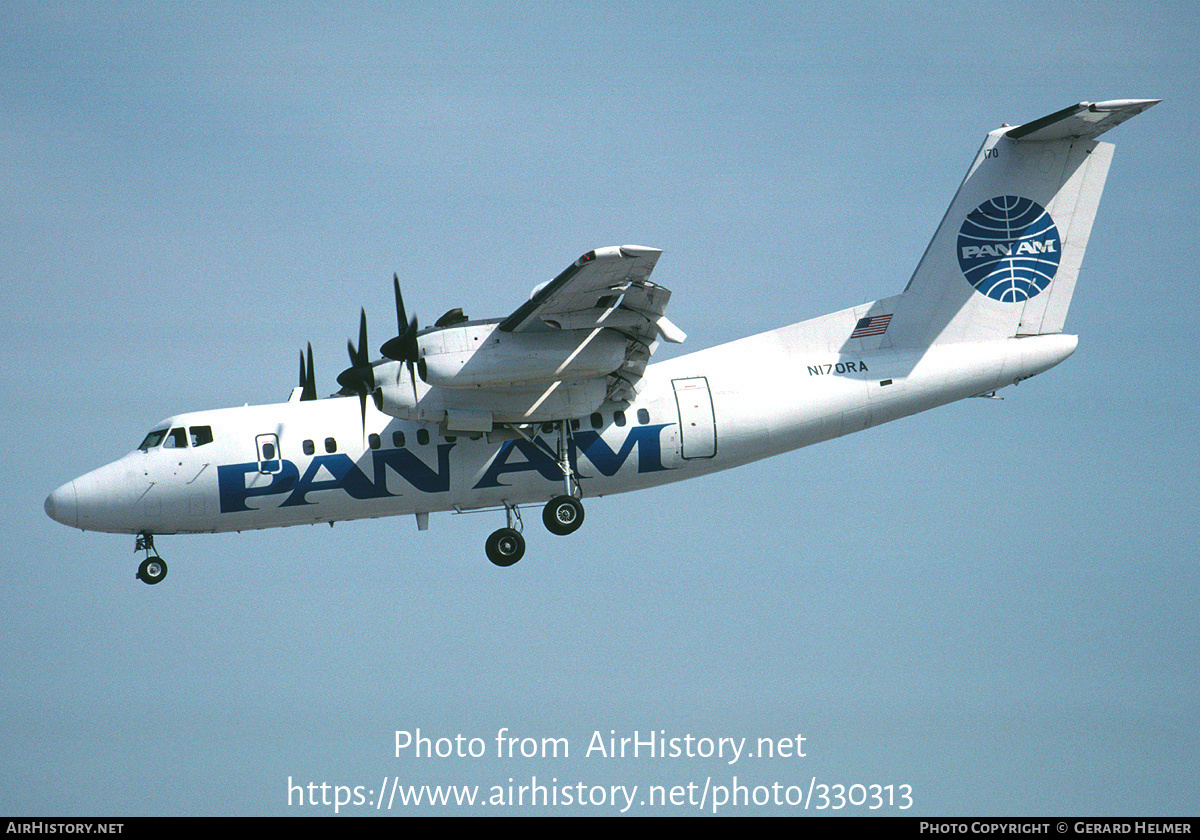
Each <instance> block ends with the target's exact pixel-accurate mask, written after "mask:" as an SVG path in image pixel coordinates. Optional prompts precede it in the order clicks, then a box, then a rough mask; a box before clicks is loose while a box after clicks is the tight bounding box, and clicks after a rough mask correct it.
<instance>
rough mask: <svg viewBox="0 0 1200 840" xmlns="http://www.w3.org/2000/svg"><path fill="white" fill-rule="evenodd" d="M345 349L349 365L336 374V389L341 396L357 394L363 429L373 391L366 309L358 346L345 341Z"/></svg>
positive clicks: (359, 331)
mask: <svg viewBox="0 0 1200 840" xmlns="http://www.w3.org/2000/svg"><path fill="white" fill-rule="evenodd" d="M346 350H347V351H348V352H349V354H350V367H348V368H346V369H345V370H344V371H342V372H341V373H339V374H338V378H337V383H338V384H339V385H341V386H342V388H341V390H340V391H338V393H339V394H341V395H342V396H346V397H348V396H350V395H352V394H357V395H358V401H359V404H360V405H361V406H362V420H363V431H364V432H365V431H366V428H367V397H368V396H369V395H370V394H371V393H373V392H374V391H375V368H374V366H373V365H372V364H371V359H370V357H369V356H368V355H367V311H366V310H365V309H363V310H362V314H361V318H360V320H359V324H358V347H357V348H356V347H355V346H354V342H353V341H347V342H346Z"/></svg>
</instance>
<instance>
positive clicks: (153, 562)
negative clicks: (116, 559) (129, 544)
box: [133, 533, 167, 586]
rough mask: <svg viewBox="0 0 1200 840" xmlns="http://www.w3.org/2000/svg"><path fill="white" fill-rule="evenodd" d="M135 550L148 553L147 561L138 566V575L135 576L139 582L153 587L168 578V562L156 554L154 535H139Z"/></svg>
mask: <svg viewBox="0 0 1200 840" xmlns="http://www.w3.org/2000/svg"><path fill="white" fill-rule="evenodd" d="M133 550H134V551H144V552H146V559H145V560H143V561H142V562H141V564H139V565H138V570H137V575H135V577H136V578H137V579H138V580H140V581H142V582H143V583H148V584H150V585H151V586H153V585H154V584H156V583H160V582H161V581H162V579H163V578H165V577H166V576H167V562H166V561H165V560H163V559H162V558H161V557H159V556H158V555H157V554H155V553H154V535H153V534H151V533H142V534H138V538H137V543H136V544H135V545H134V547H133Z"/></svg>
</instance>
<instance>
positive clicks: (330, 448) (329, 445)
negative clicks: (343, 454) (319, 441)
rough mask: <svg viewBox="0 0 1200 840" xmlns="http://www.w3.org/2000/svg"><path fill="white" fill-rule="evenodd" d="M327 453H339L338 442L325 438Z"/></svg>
mask: <svg viewBox="0 0 1200 840" xmlns="http://www.w3.org/2000/svg"><path fill="white" fill-rule="evenodd" d="M325 451H326V452H337V441H336V440H334V439H333V438H325Z"/></svg>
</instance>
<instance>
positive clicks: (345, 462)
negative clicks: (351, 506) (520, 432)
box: [217, 423, 669, 513]
mask: <svg viewBox="0 0 1200 840" xmlns="http://www.w3.org/2000/svg"><path fill="white" fill-rule="evenodd" d="M667 425H669V424H665V423H661V424H657V425H646V426H635V427H633V428H631V429H629V430H628V431H627V432H626V433H625V437H624V439H623V440H622V442H621V446H620V448H618V449H616V450H614V449H612V448H611V447H610V446H609V445H608V443H606V442H605V440H604V438H602V437H601V436H600V433H599V432H597V431H592V430H588V431H578V432H575V433H574V435H573V436H572V437H573V442H574V445H573V446H572V447H571V462H572V464H573V465H575V467H576V469H577V470H579V459H580V457H582V458H583V459H584V460H586V461H587V462H588V463H589V464H591V465H592V466H593V467H594V468H595V469H596V470H598V471H599V472H600V473H602V474H603V475H606V476H614V475H616V474H617V471H618V470H620V469H621V468H622V467H623V466H624V465H625V463H626V462H627V461H628V460H629V459H630V456H632V455H633V453H634V450H637V471H638V472H639V473H649V472H658V471H660V470H665V469H667V467H666V466H664V465H663V462H662V444H661V442H660V440H659V437H660V434H659V433H660V432H661V431H662V430H663V429H664V428H666V427H667ZM455 445H456V444H453V443H444V444H441V445H439V446H438V447H437V468H436V469H435V468H433V467H431V466H429V465H428V464H426V463H425V462H424V461H422V460H421V459H420V458H418V457H417V456H416V455H415V454H413V452H411V451H410V450H408V449H406V448H403V447H402V448H399V449H377V450H372V452H371V466H372V468H373V470H372V472H373V476H374V477H373V478H370V477H368V476H367V474H366V473H365V472H364V471H363V469H362V468H361V467H360V466H359V465H358V464H357V463H355V462H354V460H353V459H351V458H350V456H349V455H347V454H346V453H344V452H335V453H333V454H330V455H319V456H317V457H314V458H313V459H312V460H311V461H309V462H308V466H307V467H306V468H305V470H304V474H303V475H301V474H300V469H299V467H297V465H296V464H295V463H294V462H292V461H288V460H284V461H282V462H281V464H282V468H281V469H280V471H279V472H278V473H276V474H274V475H271V476H270V481H269V482H267V483H265V484H263V485H262V486H250V487H247V486H246V484H247V476H250V475H260V473H259V463H258V462H257V461H251V462H249V463H245V464H225V465H222V466H219V467H218V468H217V486H218V489H219V492H220V497H221V512H222V513H236V512H238V511H248V510H253V509H254V508H251V507H250V506H249V505H247V504H246V502H247V500H249V499H252V498H256V497H261V496H274V495H280V494H284V493H286V494H288V495H287V498H286V499H284V501H283V502H281V503H280V507H292V506H295V505H311V504H314V502H313V501H312V500H310V499H309V498H308V494H310V493H314V492H318V491H322V490H341V491H343V492H345V493H346V494H347V495H349V496H350V497H351V498H354V499H363V500H366V499H383V498H387V497H389V496H395V495H398V494H396V493H393V492H391V491H389V490H388V485H387V479H388V471H389V470H390V471H392V472H394V473H396V475H398V476H400V477H401V478H402V479H404V480H405V481H407V482H408V483H409V484H410V485H412V486H413V487H414V488H416V489H417V490H419V491H421V492H423V493H445V492H448V491H449V490H450V450H451V449H453V448H454V446H455ZM552 452H553V450H552V449H551V448H550V446H549V445H547V444H542V445H538V444H536V443H533V442H531V441H528V440H526V439H524V438H518V439H517V440H511V441H506V442H505V443H504V444H502V445H501V446H500V448H499V449H498V450H497V451H496V454H495V455H494V456H493V457H492V459H491V460H490V461H489V462H488V464H487V468H486V469H485V470H484V472H483V475H482V477H481V478H480V479H479V481H478V482H476V484H475V489H477V490H478V489H481V488H488V487H502V486H505V485H504V483H502V482H501V481H500V478H501V477H502V476H504V475H507V474H509V473H518V472H528V471H531V470H532V471H535V472H537V473H539V474H540V475H541V476H542V477H543V478H545V479H546V480H548V481H558V480H560V479H561V478H562V469H561V468H560V467H559V465H558V462H557V460H556V459H555V457H554V455H553V454H552ZM586 472H587V471H586V469H584V470H579V473H580V475H581V477H586Z"/></svg>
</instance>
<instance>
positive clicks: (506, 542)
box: [484, 420, 583, 566]
mask: <svg viewBox="0 0 1200 840" xmlns="http://www.w3.org/2000/svg"><path fill="white" fill-rule="evenodd" d="M570 440H571V427H570V425H569V424H568V422H567V421H566V420H563V421H561V423H560V425H559V436H558V465H559V467H560V468H561V469H562V471H563V485H564V490H565V491H566V492H565V493H563V494H562V495H561V496H555V497H554V498H552V499H551V500H550V501H548V502H546V506H545V507H544V508H542V524H543V525H545V526H546V530H547V531H549V532H550V533H551V534H557V535H559V536H560V537H565V536H566V535H567V534H573V533H575V532H576V531H578V530H579V526H580V525H582V524H583V503H582V502H581V501H579V497H580V496H581V495H582V491H581V489H580V487H579V480H578V478H577V477H576V476H575V469H574V468H573V467H572V466H571V458H570V454H569V453H570ZM543 445H544V444H543ZM504 513H505V515H506V516H507V517H508V525H507V527H504V528H500V529H498V530H496V531H493V532H492V535H491V536H490V537H488V538H487V542H486V543H485V544H484V549H485V550H486V551H487V556H488V559H489V560H491V561H492V562H493V563H495V564H496V565H497V566H511V565H512V564H513V563H516V562H517V561H518V560H520V559H521V558H522V557H523V556H524V555H525V537H524V536H523V535H522V534H521V531H522V529H523V526H522V523H521V511H520V510H519V509H518V508H517V506H516V505H515V504H509V503H508V502H505V504H504Z"/></svg>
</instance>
